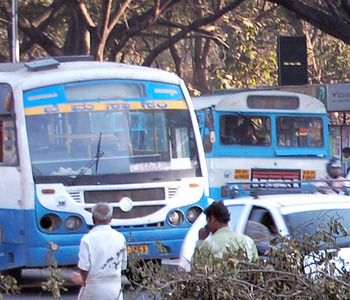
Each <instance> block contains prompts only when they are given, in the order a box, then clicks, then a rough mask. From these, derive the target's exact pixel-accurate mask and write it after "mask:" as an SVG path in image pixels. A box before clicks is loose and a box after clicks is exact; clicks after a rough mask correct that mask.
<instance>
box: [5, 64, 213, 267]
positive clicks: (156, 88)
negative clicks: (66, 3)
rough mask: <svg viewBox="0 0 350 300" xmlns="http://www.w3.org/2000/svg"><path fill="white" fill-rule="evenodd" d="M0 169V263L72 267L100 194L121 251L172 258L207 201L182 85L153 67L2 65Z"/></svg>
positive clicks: (195, 134)
mask: <svg viewBox="0 0 350 300" xmlns="http://www.w3.org/2000/svg"><path fill="white" fill-rule="evenodd" d="M61 59H62V58H61ZM65 60H66V59H65ZM0 170H1V171H0V197H1V198H0V199H1V200H0V271H1V270H9V269H13V271H14V272H15V271H16V268H17V270H20V269H23V268H30V267H41V266H46V265H47V264H48V257H52V256H51V255H53V257H54V258H55V260H56V261H57V262H58V265H60V266H61V265H67V266H69V265H75V264H76V263H77V259H78V249H79V243H80V239H81V237H82V236H83V235H84V234H86V233H87V232H88V230H89V229H90V228H91V227H92V226H93V222H92V216H91V212H90V210H91V207H92V206H93V205H94V204H95V203H97V202H102V201H103V202H108V203H110V204H111V205H112V206H113V220H112V223H111V226H112V227H113V228H115V229H117V230H118V231H120V232H121V233H123V234H124V235H125V237H126V240H127V246H128V252H129V253H130V252H134V251H135V252H138V253H141V256H142V258H144V259H162V258H177V257H178V256H179V251H180V247H181V243H182V241H183V238H184V236H185V234H186V232H187V230H188V229H189V227H190V226H191V224H192V223H193V222H194V221H195V219H196V218H197V216H198V215H199V214H200V213H201V212H202V210H203V208H204V207H205V206H206V205H207V204H208V195H209V186H208V182H207V170H206V167H205V156H204V151H203V147H202V143H201V139H200V133H199V130H198V124H197V120H196V116H195V112H194V109H193V106H192V103H191V99H190V96H189V93H188V91H187V89H186V87H185V84H184V82H183V81H182V80H181V79H180V78H178V77H177V76H176V75H174V74H171V73H169V72H165V71H161V70H157V69H153V68H146V67H137V66H130V65H124V64H118V63H111V62H93V61H73V62H72V61H70V62H67V61H65V62H62V61H61V62H60V61H58V60H57V59H53V58H48V59H42V60H37V61H33V62H29V63H19V64H0ZM159 245H161V247H158V246H159ZM164 250H166V251H164Z"/></svg>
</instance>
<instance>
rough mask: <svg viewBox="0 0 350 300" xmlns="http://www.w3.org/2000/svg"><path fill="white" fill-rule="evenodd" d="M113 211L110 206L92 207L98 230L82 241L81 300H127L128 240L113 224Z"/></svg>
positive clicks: (105, 204)
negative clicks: (123, 287)
mask: <svg viewBox="0 0 350 300" xmlns="http://www.w3.org/2000/svg"><path fill="white" fill-rule="evenodd" d="M112 212H113V208H112V207H111V206H110V205H109V204H108V203H97V204H96V205H95V206H94V207H93V208H92V218H93V222H94V224H95V227H94V228H93V229H92V230H91V231H90V232H89V233H88V234H86V235H85V236H83V238H82V239H81V242H80V249H79V262H78V268H79V270H80V274H81V277H82V288H81V290H80V293H79V296H78V299H81V300H96V299H101V300H109V299H110V300H112V299H113V300H116V299H118V300H122V299H123V293H122V290H121V271H122V270H125V269H126V263H127V251H126V241H125V238H124V236H123V235H122V234H121V233H119V232H118V231H116V230H114V229H112V227H111V226H110V225H109V223H110V222H111V220H112Z"/></svg>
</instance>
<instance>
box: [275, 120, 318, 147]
mask: <svg viewBox="0 0 350 300" xmlns="http://www.w3.org/2000/svg"><path fill="white" fill-rule="evenodd" d="M322 132H323V122H322V119H321V118H316V117H294V116H291V117H278V118H277V143H278V146H280V147H322V146H323V143H324V141H323V134H322Z"/></svg>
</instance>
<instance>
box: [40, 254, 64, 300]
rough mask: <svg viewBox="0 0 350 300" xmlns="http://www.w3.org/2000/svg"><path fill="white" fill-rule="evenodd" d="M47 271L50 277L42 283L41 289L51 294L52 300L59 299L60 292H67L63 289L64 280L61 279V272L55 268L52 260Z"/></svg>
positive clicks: (55, 262) (55, 265)
mask: <svg viewBox="0 0 350 300" xmlns="http://www.w3.org/2000/svg"><path fill="white" fill-rule="evenodd" d="M48 269H49V271H50V277H49V279H48V280H47V281H46V282H45V283H43V285H42V289H43V290H44V291H49V292H51V294H52V296H53V297H54V299H61V290H63V291H67V289H66V288H65V287H64V282H65V280H64V279H63V277H62V273H61V270H60V269H59V268H58V266H57V261H56V260H54V261H53V264H52V265H51V266H49V267H48Z"/></svg>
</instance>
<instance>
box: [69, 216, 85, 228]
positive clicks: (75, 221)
mask: <svg viewBox="0 0 350 300" xmlns="http://www.w3.org/2000/svg"><path fill="white" fill-rule="evenodd" d="M65 225H66V228H67V229H68V230H70V231H73V230H78V229H80V228H81V226H82V225H83V221H82V220H81V219H80V218H78V217H76V216H70V217H68V218H67V219H66V222H65Z"/></svg>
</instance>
